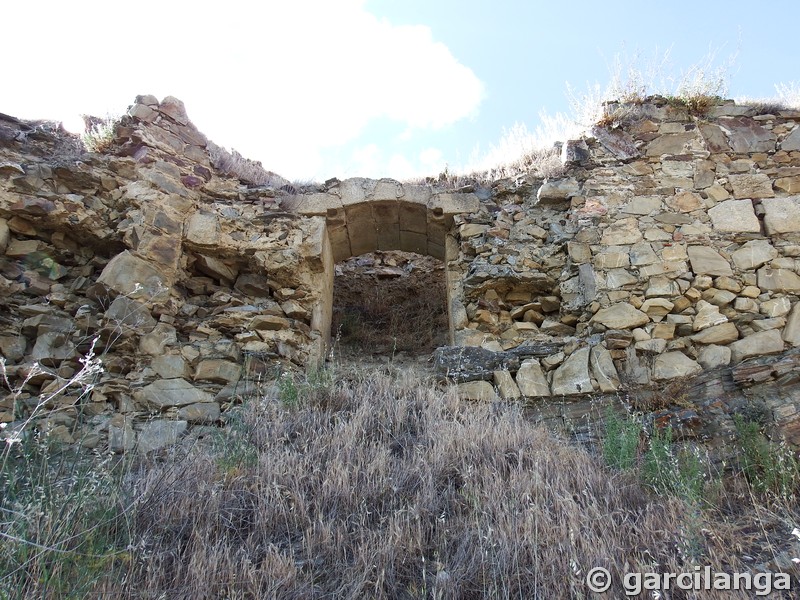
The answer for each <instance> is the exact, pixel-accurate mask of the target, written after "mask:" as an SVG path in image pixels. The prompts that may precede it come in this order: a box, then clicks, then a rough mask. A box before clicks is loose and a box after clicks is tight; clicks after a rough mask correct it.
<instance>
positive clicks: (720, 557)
mask: <svg viewBox="0 0 800 600" xmlns="http://www.w3.org/2000/svg"><path fill="white" fill-rule="evenodd" d="M323 375H324V376H317V377H313V378H309V381H308V385H304V386H302V387H301V388H297V389H295V393H296V395H294V396H292V397H291V398H289V397H287V396H285V395H283V394H282V393H281V394H278V395H277V396H276V395H268V396H263V397H257V398H249V399H247V400H246V402H245V404H244V405H243V406H242V407H241V408H239V409H237V410H235V411H233V412H229V413H228V417H227V418H228V426H227V427H226V429H225V430H221V431H220V432H219V434H218V435H217V436H215V439H216V443H208V442H207V441H202V440H200V441H197V442H196V443H195V444H194V445H188V444H186V445H184V446H183V447H181V448H177V449H174V450H172V451H169V452H165V453H162V454H161V455H160V456H156V457H149V458H148V459H147V460H140V461H139V462H138V463H137V464H136V465H134V466H131V467H130V468H128V469H127V470H126V471H125V476H124V477H123V478H122V479H121V480H118V483H117V487H116V488H114V489H115V490H116V492H117V493H116V494H114V496H113V502H114V503H117V504H118V505H119V506H120V507H121V508H120V510H119V512H118V513H117V514H112V515H109V516H104V517H103V518H104V523H106V524H108V523H114V524H116V525H115V528H114V530H113V531H107V532H106V537H105V538H104V540H103V542H102V544H100V545H98V544H95V545H94V546H91V548H92V551H91V552H86V551H85V550H84V548H85V546H81V554H80V555H79V556H80V558H81V562H80V563H79V564H80V566H81V569H82V572H86V573H89V574H92V577H91V578H90V581H91V587H90V588H86V587H83V588H81V589H80V591H79V593H78V595H77V596H76V595H74V594H73V593H72V592H71V591H70V590H71V589H73V590H74V589H76V588H72V587H70V583H71V582H70V581H63V580H62V581H59V582H56V583H57V584H58V585H56V584H53V583H52V582H51V585H50V586H49V587H44V588H43V587H42V586H41V584H40V583H39V581H38V580H37V579H35V578H27V577H26V575H27V573H26V571H25V570H24V568H23V569H21V570H20V569H17V570H16V571H15V572H14V573H13V574H6V575H3V576H0V597H3V598H12V597H13V598H34V597H35V598H69V597H102V598H153V599H155V598H169V599H171V600H172V599H176V600H180V599H190V598H191V599H193V600H194V599H216V598H231V599H233V598H235V599H245V598H247V599H261V598H387V599H388V598H409V599H411V598H454V599H455V598H459V599H462V598H463V599H467V598H548V599H549V598H553V599H559V598H564V599H566V598H591V597H594V596H593V595H592V594H590V593H589V592H588V590H587V587H586V584H585V576H586V574H587V572H588V571H589V569H591V568H592V567H598V566H600V567H605V568H607V569H609V570H610V571H611V572H612V574H613V575H614V579H615V582H616V583H615V584H614V587H612V589H611V591H610V592H609V593H608V596H607V597H609V598H619V597H624V589H623V587H622V584H621V581H622V575H623V574H624V573H626V572H636V571H645V572H648V571H658V572H686V571H689V572H691V571H692V570H693V567H694V565H709V566H711V568H712V569H713V570H715V571H717V570H719V571H726V572H731V571H736V570H743V569H745V565H744V564H743V562H742V560H740V556H741V555H742V554H743V553H744V552H750V553H753V550H751V549H755V554H753V555H754V556H758V552H760V553H761V555H765V554H766V556H767V557H769V556H771V555H774V554H776V553H777V552H778V546H777V544H779V543H780V539H781V537H783V538H785V537H791V536H790V535H789V531H791V527H792V521H791V520H792V519H793V518H796V517H797V508H796V506H794V507H793V508H792V507H791V506H786V505H778V504H773V503H766V502H764V501H762V500H761V499H756V498H755V496H753V494H752V492H751V491H750V490H749V489H748V488H741V486H740V488H739V489H732V490H731V491H730V492H727V493H722V496H721V498H722V499H721V500H719V501H718V502H716V504H715V506H716V508H713V507H712V508H704V507H702V506H699V505H697V504H693V503H689V502H687V501H685V500H683V499H681V498H678V497H674V496H666V495H661V496H659V495H656V494H654V493H653V492H652V490H651V489H650V488H649V487H647V486H644V485H642V484H641V483H639V480H638V479H637V478H636V477H634V476H633V475H632V474H631V473H629V472H619V471H614V470H611V469H608V468H606V467H604V466H603V464H602V463H601V462H600V461H599V459H598V458H597V457H595V456H593V455H592V453H590V452H589V451H587V450H585V449H582V448H580V447H576V446H574V445H572V444H570V443H568V442H566V441H564V440H560V439H557V438H555V437H553V436H552V435H551V434H550V433H549V432H548V431H546V430H545V429H543V428H542V427H541V426H538V425H534V424H532V423H530V422H529V421H526V420H525V418H524V417H523V413H522V410H521V408H520V407H519V406H518V405H513V404H501V405H489V404H474V403H467V402H463V401H460V400H459V399H458V398H457V395H456V393H455V391H454V390H453V389H447V390H440V389H437V387H436V385H435V384H434V382H432V381H430V380H424V379H422V380H420V379H414V378H411V377H407V376H405V377H398V378H395V379H393V378H390V377H388V376H387V375H385V374H383V373H380V372H371V371H363V370H362V371H361V373H360V375H350V376H349V377H346V378H344V377H335V376H333V375H332V374H331V373H325V374H323ZM298 390H299V392H298ZM103 489H105V488H100V489H99V491H98V490H94V491H93V493H94V494H95V496H94V497H95V506H96V507H98V508H99V507H104V506H105V505H109V506H113V505H114V504H112V503H109V502H107V501H106V497H105V494H103V493H102V491H103ZM126 499H127V500H126ZM82 506H86V504H85V503H84V504H83V505H82ZM55 510H56V511H58V510H60V508H59V507H55ZM84 526H85V527H88V530H87V531H88V533H87V532H84V533H81V532H79V531H78V532H75V534H74V535H75V537H76V538H77V539H83V538H82V537H80V536H83V537H86V536H90V537H91V535H92V534H91V532H92V528H91V525H89V524H85V525H84ZM106 528H107V525H106ZM109 543H110V544H111V545H109V546H106V544H109ZM759 549H760V550H759ZM71 552H72V551H71V550H69V551H67V554H66V555H65V554H64V553H63V552H62V553H58V554H55V558H54V559H52V560H53V563H51V564H55V565H57V564H59V561H63V560H65V559H67V558H70V559H74V558H75V556H73V554H71ZM37 553H39V554H41V552H40V550H39V549H36V548H33V549H32V552H31V555H32V558H31V559H29V560H30V562H32V563H33V564H39V562H41V559H40V558H38V557H37V556H36V554H37ZM51 558H52V557H51ZM36 561H39V562H36ZM24 564H27V565H28V568H30V563H24ZM31 573H33V572H31ZM69 574H70V575H72V576H75V574H74V573H73V572H72V571H70V572H69ZM3 590H7V592H3ZM640 597H644V596H640ZM648 597H649V596H648ZM723 597H724V598H746V597H750V594H748V593H745V592H742V593H736V592H732V593H724V594H723V595H717V594H715V593H713V592H707V593H704V592H700V593H698V594H692V595H689V594H683V593H682V592H680V591H676V592H674V593H672V595H671V596H670V598H674V599H680V598H693V599H701V598H723Z"/></svg>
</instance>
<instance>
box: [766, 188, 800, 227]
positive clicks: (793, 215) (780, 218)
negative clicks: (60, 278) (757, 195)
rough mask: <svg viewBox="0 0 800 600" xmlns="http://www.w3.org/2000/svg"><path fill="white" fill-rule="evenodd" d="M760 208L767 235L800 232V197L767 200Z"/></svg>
mask: <svg viewBox="0 0 800 600" xmlns="http://www.w3.org/2000/svg"><path fill="white" fill-rule="evenodd" d="M761 206H763V207H764V227H765V228H766V230H767V234H768V235H774V234H777V233H797V232H800V196H789V197H787V198H767V199H765V200H762V201H761Z"/></svg>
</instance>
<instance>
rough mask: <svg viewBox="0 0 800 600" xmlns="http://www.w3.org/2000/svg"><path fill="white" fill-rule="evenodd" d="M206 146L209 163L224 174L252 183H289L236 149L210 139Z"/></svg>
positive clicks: (277, 185)
mask: <svg viewBox="0 0 800 600" xmlns="http://www.w3.org/2000/svg"><path fill="white" fill-rule="evenodd" d="M206 148H207V149H208V154H209V156H210V157H211V164H212V165H214V168H215V169H217V170H218V171H221V172H222V173H225V174H226V175H231V176H232V177H236V178H238V179H240V180H241V181H244V182H247V183H251V184H253V185H266V186H270V187H276V188H279V187H283V186H288V185H290V184H289V181H288V180H286V179H284V178H283V177H281V176H280V175H278V174H277V173H273V172H272V171H267V170H266V169H265V168H264V166H263V165H262V164H261V163H260V162H259V161H255V160H250V159H249V158H245V157H244V156H242V155H241V154H239V153H238V152H237V151H236V150H232V151H230V152H229V151H228V150H226V149H225V148H223V147H222V146H218V145H217V144H215V143H214V142H212V141H211V140H209V141H208V145H207V146H206Z"/></svg>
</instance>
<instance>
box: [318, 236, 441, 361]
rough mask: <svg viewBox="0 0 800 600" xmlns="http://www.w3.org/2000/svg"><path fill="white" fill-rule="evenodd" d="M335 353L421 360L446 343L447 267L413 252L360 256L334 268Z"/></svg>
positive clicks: (333, 335) (333, 328)
mask: <svg viewBox="0 0 800 600" xmlns="http://www.w3.org/2000/svg"><path fill="white" fill-rule="evenodd" d="M331 339H332V342H333V344H334V347H333V349H334V352H336V353H339V354H340V355H342V356H344V357H352V356H357V355H362V356H363V355H365V354H369V355H382V356H398V355H407V356H414V357H418V356H421V355H427V354H430V353H431V352H432V351H433V350H434V349H435V348H438V347H439V346H444V345H446V344H447V343H448V323H447V292H446V287H445V274H444V264H443V263H442V261H440V260H437V259H435V258H432V257H430V256H423V255H420V254H415V253H413V252H400V251H386V252H371V253H368V254H362V255H361V256H356V257H353V258H350V259H348V260H345V261H342V262H340V263H338V264H337V265H336V274H335V278H334V286H333V325H332V331H331Z"/></svg>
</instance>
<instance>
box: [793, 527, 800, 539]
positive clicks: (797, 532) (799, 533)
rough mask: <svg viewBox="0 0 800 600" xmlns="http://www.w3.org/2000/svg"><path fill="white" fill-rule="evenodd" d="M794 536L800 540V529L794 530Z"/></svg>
mask: <svg viewBox="0 0 800 600" xmlns="http://www.w3.org/2000/svg"><path fill="white" fill-rule="evenodd" d="M792 535H793V536H794V537H796V538H797V539H798V540H800V528H798V527H795V528H794V529H792Z"/></svg>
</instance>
